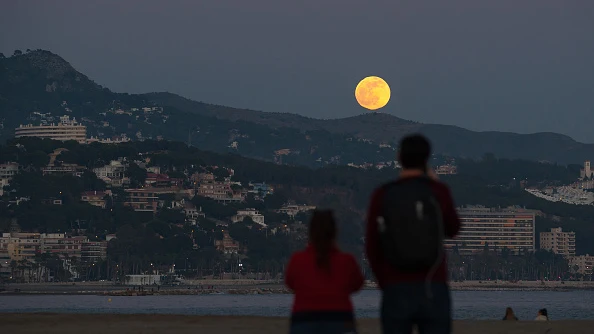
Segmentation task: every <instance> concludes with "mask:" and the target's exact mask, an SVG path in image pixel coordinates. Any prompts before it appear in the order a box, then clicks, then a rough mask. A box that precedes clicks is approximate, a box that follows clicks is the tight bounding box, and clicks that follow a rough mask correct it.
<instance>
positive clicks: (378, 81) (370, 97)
mask: <svg viewBox="0 0 594 334" xmlns="http://www.w3.org/2000/svg"><path fill="white" fill-rule="evenodd" d="M390 94H391V92H390V86H388V83H387V82H386V81H385V80H384V79H382V78H380V77H376V76H370V77H367V78H365V79H363V80H361V81H360V82H359V84H358V85H357V88H355V98H356V99H357V102H359V105H361V107H363V108H366V109H369V110H377V109H380V108H383V107H385V106H386V104H388V101H390Z"/></svg>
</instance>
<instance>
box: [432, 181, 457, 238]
mask: <svg viewBox="0 0 594 334" xmlns="http://www.w3.org/2000/svg"><path fill="white" fill-rule="evenodd" d="M436 190H437V194H438V196H439V203H440V204H441V212H442V215H443V224H444V227H445V234H446V237H447V238H453V237H455V236H456V235H457V234H458V232H459V231H460V218H458V212H457V211H456V206H455V205H454V200H453V199H452V193H451V192H450V188H448V186H446V185H445V184H443V183H439V184H438V187H436Z"/></svg>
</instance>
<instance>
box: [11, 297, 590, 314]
mask: <svg viewBox="0 0 594 334" xmlns="http://www.w3.org/2000/svg"><path fill="white" fill-rule="evenodd" d="M452 298H453V301H452V302H453V316H454V318H455V319H461V320H470V319H472V320H487V319H490V320H498V319H501V318H503V315H504V313H505V308H506V307H508V306H509V307H512V308H513V309H514V312H515V313H516V315H517V316H518V318H520V320H532V319H534V318H535V317H536V313H537V311H538V309H540V308H547V310H548V313H549V317H550V318H551V320H562V319H594V312H593V309H594V291H566V292H560V291H453V292H452ZM353 301H354V304H355V308H356V312H357V317H360V318H376V317H378V316H379V305H380V301H381V294H380V292H379V291H378V290H363V291H361V292H359V293H358V294H356V295H355V296H354V297H353ZM291 302H292V295H288V294H268V295H267V294H263V295H235V294H213V295H191V296H138V297H108V296H94V295H4V296H2V295H0V313H6V312H18V313H27V312H54V313H55V312H57V313H111V314H116V313H121V314H131V313H143V314H192V315H251V316H272V317H282V316H288V315H289V313H290V307H291Z"/></svg>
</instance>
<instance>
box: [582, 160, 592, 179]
mask: <svg viewBox="0 0 594 334" xmlns="http://www.w3.org/2000/svg"><path fill="white" fill-rule="evenodd" d="M592 174H594V171H593V170H592V169H590V161H584V168H582V169H580V179H583V178H586V177H587V178H589V179H591V178H592Z"/></svg>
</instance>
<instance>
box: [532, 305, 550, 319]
mask: <svg viewBox="0 0 594 334" xmlns="http://www.w3.org/2000/svg"><path fill="white" fill-rule="evenodd" d="M534 320H536V321H548V320H549V312H548V311H547V309H546V308H541V309H540V310H538V313H537V314H536V319H534Z"/></svg>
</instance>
